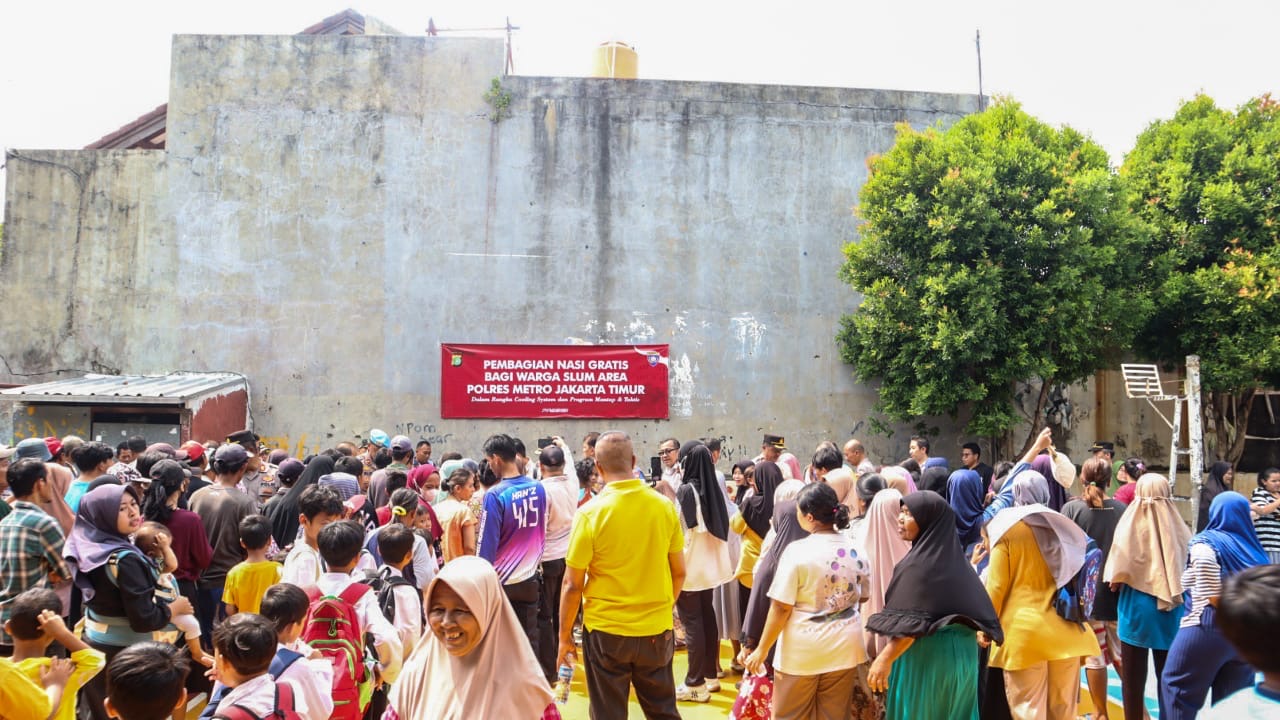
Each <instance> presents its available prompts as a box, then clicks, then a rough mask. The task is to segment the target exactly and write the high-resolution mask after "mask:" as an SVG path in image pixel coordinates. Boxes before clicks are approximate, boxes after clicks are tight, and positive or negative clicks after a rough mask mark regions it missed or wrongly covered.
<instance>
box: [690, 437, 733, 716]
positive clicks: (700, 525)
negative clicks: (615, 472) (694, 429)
mask: <svg viewBox="0 0 1280 720" xmlns="http://www.w3.org/2000/svg"><path fill="white" fill-rule="evenodd" d="M679 463H680V471H681V477H682V480H683V482H682V483H681V485H680V487H679V488H678V489H677V490H676V507H677V508H678V509H679V511H680V519H681V520H682V521H683V523H684V527H685V534H684V566H685V580H684V587H683V589H682V590H681V591H680V597H678V598H676V612H677V613H679V615H680V622H681V623H682V624H683V625H684V631H685V643H686V645H687V647H688V648H689V671H688V673H687V674H686V675H685V681H684V685H682V686H681V687H679V688H676V699H677V700H694V701H697V702H706V700H704V698H708V697H709V695H710V693H711V692H718V691H719V689H720V682H719V681H718V680H717V679H716V665H717V662H718V660H719V658H720V630H719V627H718V626H717V624H716V612H715V606H714V604H713V594H714V591H715V589H716V588H717V587H720V586H721V585H723V584H725V583H726V582H729V581H730V580H732V579H733V570H734V567H733V562H732V559H731V558H730V557H729V544H728V543H727V542H726V540H727V539H728V537H729V508H728V506H727V505H726V503H725V497H724V491H722V490H721V489H720V482H719V480H717V479H716V466H715V463H714V462H712V460H711V451H710V450H708V449H707V446H706V445H703V444H702V443H700V442H696V441H692V442H688V443H685V444H684V446H683V447H681V448H680V455H679ZM708 681H709V682H708ZM708 684H710V687H708Z"/></svg>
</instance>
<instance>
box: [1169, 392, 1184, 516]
mask: <svg viewBox="0 0 1280 720" xmlns="http://www.w3.org/2000/svg"><path fill="white" fill-rule="evenodd" d="M1183 399H1184V398H1182V397H1181V396H1179V397H1175V398H1174V399H1173V440H1172V441H1170V443H1169V492H1170V493H1174V494H1176V492H1177V488H1178V441H1179V440H1181V439H1182V401H1183Z"/></svg>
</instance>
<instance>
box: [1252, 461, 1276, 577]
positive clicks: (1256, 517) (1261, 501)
mask: <svg viewBox="0 0 1280 720" xmlns="http://www.w3.org/2000/svg"><path fill="white" fill-rule="evenodd" d="M1252 500H1253V529H1254V531H1255V532H1257V533H1258V541H1259V542H1261V543H1262V549H1263V551H1264V552H1266V553H1267V557H1268V558H1270V560H1271V562H1272V563H1280V468H1273V467H1271V468H1267V469H1266V470H1263V471H1262V472H1260V473H1258V487H1257V488H1255V489H1254V491H1253V498H1252Z"/></svg>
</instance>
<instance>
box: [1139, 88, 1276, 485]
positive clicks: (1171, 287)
mask: <svg viewBox="0 0 1280 720" xmlns="http://www.w3.org/2000/svg"><path fill="white" fill-rule="evenodd" d="M1121 173H1122V175H1123V176H1124V178H1125V179H1126V180H1127V181H1128V184H1129V186H1130V187H1131V189H1132V190H1133V195H1132V198H1133V209H1134V212H1135V213H1136V214H1137V215H1138V216H1140V217H1141V218H1142V219H1143V220H1144V221H1145V222H1146V223H1147V224H1148V225H1149V227H1150V228H1151V232H1152V238H1153V241H1152V243H1151V250H1150V256H1151V266H1150V267H1151V271H1150V273H1149V276H1148V277H1147V278H1145V281H1146V282H1147V283H1148V284H1149V286H1150V288H1151V293H1152V297H1153V298H1154V299H1155V304H1156V309H1155V312H1154V313H1153V314H1152V315H1151V317H1150V319H1149V321H1148V322H1147V323H1146V324H1145V325H1144V326H1143V327H1142V328H1141V330H1140V332H1139V334H1138V342H1137V343H1136V347H1135V352H1137V353H1138V354H1140V355H1145V356H1147V357H1150V358H1151V359H1153V360H1157V361H1162V362H1165V363H1170V364H1181V363H1182V362H1183V361H1184V359H1185V357H1186V356H1187V355H1191V354H1196V355H1199V356H1200V362H1201V373H1202V385H1203V388H1204V390H1205V392H1206V398H1207V400H1208V402H1206V403H1205V407H1206V411H1207V413H1208V420H1209V423H1210V429H1211V430H1213V431H1214V433H1213V435H1212V436H1211V439H1212V440H1215V441H1216V442H1215V443H1214V444H1213V449H1214V451H1215V454H1216V455H1217V456H1218V457H1220V458H1225V459H1229V460H1232V461H1234V460H1237V459H1239V457H1240V456H1241V455H1242V454H1243V451H1244V428H1245V424H1246V423H1247V422H1248V415H1249V409H1250V407H1251V406H1252V400H1253V395H1254V393H1255V392H1256V390H1257V389H1258V388H1260V387H1268V386H1270V387H1277V386H1280V342H1277V337H1278V336H1280V248H1278V243H1280V103H1277V102H1275V101H1273V100H1271V99H1270V98H1269V97H1262V98H1258V99H1255V100H1253V101H1251V102H1249V103H1246V104H1245V105H1243V106H1242V107H1240V108H1239V109H1238V110H1237V111H1236V112H1231V111H1227V110H1223V109H1220V108H1218V107H1217V106H1216V105H1215V104H1214V102H1213V100H1211V99H1210V98H1208V97H1205V96H1203V95H1202V96H1199V97H1196V98H1194V99H1192V100H1190V101H1188V102H1187V103H1184V104H1183V105H1182V107H1181V108H1179V109H1178V111H1177V113H1175V115H1174V116H1173V118H1171V119H1169V120H1164V121H1160V122H1156V123H1153V124H1152V125H1151V126H1150V127H1148V128H1147V129H1146V130H1145V131H1144V132H1143V133H1142V134H1141V135H1140V136H1139V137H1138V141H1137V144H1136V145H1135V147H1134V149H1133V151H1132V152H1130V154H1129V155H1128V156H1127V157H1126V158H1125V163H1124V166H1123V168H1122V169H1121Z"/></svg>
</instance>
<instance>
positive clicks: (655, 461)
mask: <svg viewBox="0 0 1280 720" xmlns="http://www.w3.org/2000/svg"><path fill="white" fill-rule="evenodd" d="M661 478H662V460H660V459H659V458H658V456H657V455H654V456H652V457H650V458H649V482H651V483H656V482H658V480H660V479H661Z"/></svg>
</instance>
